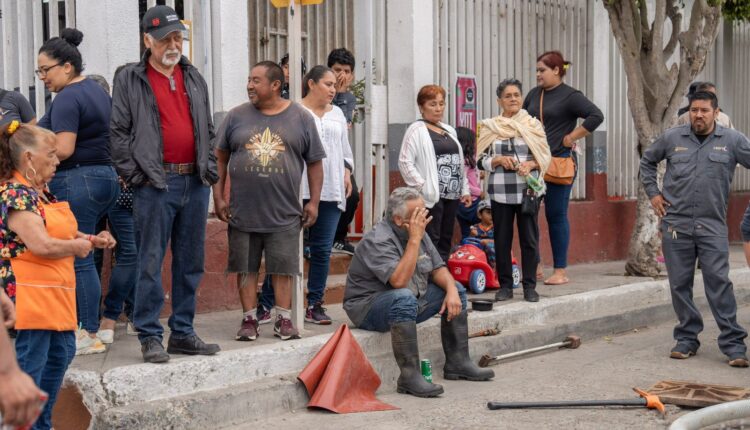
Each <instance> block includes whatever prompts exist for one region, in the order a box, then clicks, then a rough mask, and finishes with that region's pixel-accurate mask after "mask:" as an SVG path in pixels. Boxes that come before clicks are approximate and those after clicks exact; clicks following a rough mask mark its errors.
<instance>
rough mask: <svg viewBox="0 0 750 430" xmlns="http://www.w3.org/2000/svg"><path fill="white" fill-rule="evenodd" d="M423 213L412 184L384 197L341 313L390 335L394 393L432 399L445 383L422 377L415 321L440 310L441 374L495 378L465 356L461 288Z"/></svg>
mask: <svg viewBox="0 0 750 430" xmlns="http://www.w3.org/2000/svg"><path fill="white" fill-rule="evenodd" d="M431 219H432V217H428V211H427V209H426V208H425V205H424V200H422V197H421V195H420V193H419V191H417V190H416V189H413V188H408V187H402V188H397V189H396V190H394V191H393V192H392V193H391V195H390V197H389V199H388V209H387V211H386V217H385V219H384V220H383V221H381V222H380V223H378V225H376V226H375V228H373V229H372V231H370V232H369V233H367V234H366V235H365V236H364V238H363V239H362V241H361V242H360V243H359V245H358V246H357V248H356V250H355V252H354V258H353V259H352V262H351V264H350V265H349V274H348V276H347V279H346V292H345V293H344V310H345V311H346V313H347V315H348V316H349V319H351V320H352V321H353V322H354V324H355V325H356V326H357V327H358V328H361V329H364V330H374V331H379V332H386V331H389V330H390V332H391V342H392V345H393V354H394V356H395V357H396V362H397V363H398V367H399V368H400V369H401V376H399V378H398V387H397V390H398V392H399V393H406V394H412V395H414V396H418V397H435V396H438V395H440V394H442V393H443V387H442V386H440V385H436V384H432V383H429V382H427V381H425V379H424V378H423V377H422V374H421V369H420V361H419V348H418V343H417V323H420V322H422V321H426V320H428V319H430V318H431V317H432V316H434V315H435V314H436V313H440V314H441V315H442V319H441V327H440V334H441V337H442V342H443V351H444V352H445V367H443V376H444V377H445V379H451V380H455V379H467V380H470V381H486V380H489V379H491V378H493V377H494V376H495V373H494V372H493V371H492V370H491V369H480V368H479V367H477V365H476V364H474V363H473V362H472V361H471V358H469V333H468V320H467V313H466V290H465V289H464V287H463V286H461V284H459V283H458V282H456V281H455V280H454V279H453V277H452V276H451V274H450V272H449V271H448V269H447V268H446V267H445V263H444V262H443V260H442V258H441V257H440V254H439V253H438V251H437V248H435V246H434V245H433V244H432V242H431V241H430V239H429V237H426V236H425V227H426V226H427V223H429V222H430V220H431Z"/></svg>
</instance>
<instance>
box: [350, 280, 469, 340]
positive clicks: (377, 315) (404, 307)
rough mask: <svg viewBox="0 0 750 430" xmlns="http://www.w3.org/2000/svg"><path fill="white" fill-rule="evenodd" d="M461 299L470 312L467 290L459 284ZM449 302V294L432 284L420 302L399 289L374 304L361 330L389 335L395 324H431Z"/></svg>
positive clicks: (384, 294)
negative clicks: (387, 333)
mask: <svg viewBox="0 0 750 430" xmlns="http://www.w3.org/2000/svg"><path fill="white" fill-rule="evenodd" d="M456 288H458V297H459V298H461V309H462V310H466V289H465V288H464V287H463V285H461V284H460V283H458V282H456ZM443 300H445V291H444V290H443V289H442V288H440V287H438V286H437V285H435V284H433V283H430V284H429V285H428V286H427V292H426V293H425V294H424V295H423V296H422V297H420V298H417V297H416V296H415V295H414V293H413V292H412V291H411V290H410V289H408V288H399V289H397V290H389V291H386V292H383V293H380V294H379V295H378V297H377V298H375V300H374V301H373V302H372V305H371V306H370V310H369V311H368V312H367V316H366V317H365V319H364V321H362V324H360V325H359V328H361V329H363V330H372V331H379V332H386V331H389V330H390V329H391V324H398V323H402V322H408V321H416V322H417V324H419V323H421V322H422V321H427V320H428V319H430V318H432V317H433V316H434V315H435V314H437V313H438V312H439V311H440V307H441V306H443Z"/></svg>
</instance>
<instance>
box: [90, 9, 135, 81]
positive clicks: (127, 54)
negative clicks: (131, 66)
mask: <svg viewBox="0 0 750 430" xmlns="http://www.w3.org/2000/svg"><path fill="white" fill-rule="evenodd" d="M76 25H77V28H78V29H79V30H80V31H82V32H83V42H81V45H80V46H79V47H78V49H79V50H80V51H81V55H82V56H83V64H84V68H85V71H84V74H87V75H93V74H97V75H102V76H104V77H105V78H106V79H107V82H109V83H110V85H111V84H112V78H113V77H114V74H115V70H116V69H117V67H118V66H120V65H122V64H125V63H128V62H133V61H138V60H139V51H140V40H139V38H140V22H139V21H138V2H137V1H136V0H77V2H76Z"/></svg>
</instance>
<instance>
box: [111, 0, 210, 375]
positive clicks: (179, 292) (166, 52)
mask: <svg viewBox="0 0 750 430" xmlns="http://www.w3.org/2000/svg"><path fill="white" fill-rule="evenodd" d="M141 27H142V30H143V33H144V35H143V42H144V44H145V45H146V48H147V49H146V51H145V52H144V54H143V57H142V58H141V61H140V62H139V63H134V64H130V65H127V66H125V67H123V69H122V70H121V71H120V73H118V74H117V76H116V78H115V84H114V94H113V96H112V120H111V131H110V135H111V146H112V158H113V160H114V162H115V165H116V167H117V170H118V173H119V174H120V176H121V177H122V178H124V179H125V181H127V183H128V185H130V186H131V187H132V188H133V189H134V196H133V215H134V218H135V223H136V239H137V243H138V251H139V255H138V266H139V269H138V270H139V276H138V284H137V288H136V294H135V306H134V310H133V319H134V324H135V327H136V329H137V330H138V332H139V334H138V337H139V339H140V341H141V352H142V353H143V360H144V361H146V362H149V363H163V362H166V361H168V360H169V354H188V355H195V354H201V355H212V354H215V353H217V352H218V351H219V346H218V345H215V344H206V343H204V342H203V341H202V340H201V339H200V338H199V337H198V336H197V335H196V334H195V331H194V329H193V317H194V316H195V305H196V303H195V302H196V300H195V299H196V291H197V289H198V284H199V283H200V280H201V277H202V276H203V259H204V242H205V236H206V217H207V214H208V198H209V190H210V186H211V185H212V184H214V183H215V182H216V181H217V179H218V174H217V170H216V158H215V156H214V148H213V147H214V126H213V122H212V120H211V108H210V106H209V104H208V87H207V86H206V82H205V81H204V80H203V77H202V76H201V75H200V74H199V73H198V70H196V69H195V67H193V65H192V64H190V62H189V61H188V60H187V59H186V58H185V57H183V56H182V41H183V31H184V30H185V27H184V26H183V25H182V23H181V22H180V20H179V17H178V16H177V13H176V12H175V11H174V9H172V8H170V7H168V6H155V7H152V8H151V9H149V10H148V11H146V14H145V15H144V16H143V21H142V22H141ZM169 242H171V244H172V246H171V249H172V291H171V293H172V294H171V295H172V315H171V316H170V318H169V328H170V329H171V334H170V336H169V343H168V347H167V351H164V347H163V346H162V335H163V333H164V329H163V327H162V326H161V324H160V323H159V314H160V313H161V310H162V307H163V305H164V291H163V289H162V285H161V267H162V262H163V260H164V254H165V253H166V249H167V243H169ZM168 353H169V354H168Z"/></svg>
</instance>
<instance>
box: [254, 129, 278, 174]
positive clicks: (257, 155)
mask: <svg viewBox="0 0 750 430" xmlns="http://www.w3.org/2000/svg"><path fill="white" fill-rule="evenodd" d="M245 149H247V151H248V152H249V153H250V164H251V166H250V170H251V171H257V172H259V173H284V165H283V161H282V158H281V156H282V154H283V153H284V152H286V145H284V140H283V139H282V138H281V136H279V135H278V134H276V133H272V132H271V130H270V129H269V128H268V127H266V129H265V130H264V131H263V133H257V134H255V135H254V136H252V137H251V138H250V140H249V141H248V142H247V143H246V144H245Z"/></svg>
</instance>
